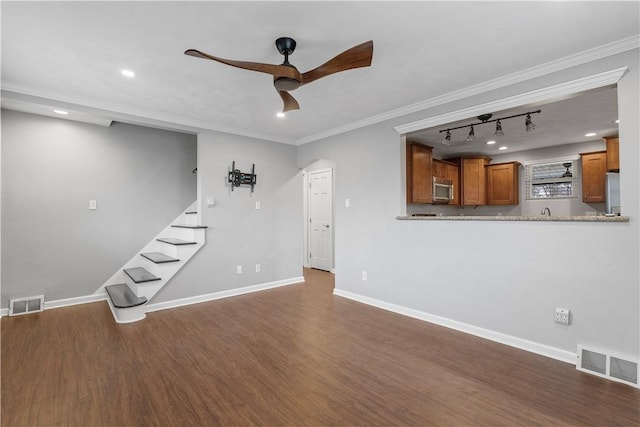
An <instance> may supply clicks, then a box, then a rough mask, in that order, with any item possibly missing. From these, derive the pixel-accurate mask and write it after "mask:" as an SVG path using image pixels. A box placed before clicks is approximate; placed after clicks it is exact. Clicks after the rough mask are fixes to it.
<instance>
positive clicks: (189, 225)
mask: <svg viewBox="0 0 640 427" xmlns="http://www.w3.org/2000/svg"><path fill="white" fill-rule="evenodd" d="M172 227H176V228H192V229H200V228H207V226H206V225H191V224H174V225H172Z"/></svg>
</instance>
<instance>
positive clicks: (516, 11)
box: [1, 1, 640, 143]
mask: <svg viewBox="0 0 640 427" xmlns="http://www.w3.org/2000/svg"><path fill="white" fill-rule="evenodd" d="M1 8H2V9H1V19H2V27H1V28H2V89H3V93H2V95H3V97H2V98H3V99H2V102H3V107H4V108H13V109H22V110H25V109H27V110H28V109H29V108H30V106H33V108H36V107H37V108H39V109H40V110H38V111H34V112H38V113H41V114H42V113H43V107H42V106H43V105H44V106H47V107H51V108H53V107H57V106H61V107H64V108H66V109H69V110H71V111H72V114H70V115H69V116H70V117H73V115H74V114H75V112H79V113H85V114H87V113H90V114H92V115H94V116H99V118H103V119H106V120H110V119H114V120H120V121H127V122H131V123H144V124H150V125H155V126H159V127H166V128H173V129H178V130H186V131H192V132H197V131H199V130H202V129H210V130H220V131H225V132H231V133H237V134H241V135H248V136H255V137H260V138H264V139H268V140H274V141H279V142H285V143H299V142H300V141H308V140H310V139H313V137H314V135H323V134H327V133H331V132H332V131H334V130H338V129H340V128H344V127H345V126H349V125H350V124H353V123H358V122H363V121H367V120H369V121H371V120H374V119H375V118H376V117H379V116H380V117H381V116H384V115H385V114H387V116H388V113H389V112H392V111H394V110H398V109H402V108H403V107H406V106H408V105H412V104H415V103H419V102H423V101H425V100H429V99H432V98H434V97H437V96H440V95H444V94H447V93H449V92H452V91H456V90H459V89H461V88H465V87H469V86H472V85H476V84H480V83H482V82H486V81H489V80H492V79H496V78H499V77H501V76H505V75H508V74H511V73H515V72H518V71H521V70H525V69H529V68H531V67H534V66H537V65H539V64H544V63H547V62H550V61H555V60H559V59H562V58H565V57H566V56H568V55H571V54H574V53H577V52H581V51H584V50H587V49H591V48H594V47H598V46H602V45H605V44H607V43H611V42H615V41H619V40H623V39H626V38H629V37H632V36H637V35H638V33H639V32H640V30H639V25H640V24H639V17H638V16H639V13H640V12H639V3H638V2H637V1H632V2H606V1H605V2H311V1H309V2H203V1H200V2H75V1H74V2H25V1H21V2H11V1H2V3H1ZM281 36H290V37H293V38H294V39H296V41H297V43H298V46H297V49H296V51H295V52H294V54H293V55H292V56H291V57H290V61H291V63H293V64H294V65H296V66H297V67H298V69H300V70H301V71H303V72H304V71H307V70H309V69H312V68H314V67H316V66H318V65H320V64H321V63H323V62H325V61H326V60H328V59H330V58H332V57H333V56H335V55H337V54H338V53H340V52H342V51H344V50H345V49H348V48H350V47H352V46H354V45H356V44H359V43H361V42H364V41H366V40H373V41H374V55H373V63H372V66H371V67H370V68H363V69H357V70H350V71H346V72H343V73H338V74H335V75H332V76H329V77H326V78H324V79H320V80H318V81H315V82H313V83H312V84H309V85H308V86H304V87H302V88H300V89H298V90H297V91H295V92H292V95H293V96H295V98H296V99H297V100H298V102H299V103H300V106H301V109H300V110H299V111H293V112H290V113H289V114H288V115H287V117H286V118H284V119H277V118H276V117H275V113H276V112H277V111H279V110H281V109H282V101H281V100H280V97H279V96H278V94H277V93H276V91H275V89H274V88H273V84H272V78H271V77H270V76H268V75H266V74H261V73H256V72H251V71H246V70H240V69H237V68H233V67H229V66H225V65H223V64H219V63H215V62H213V61H205V60H202V59H198V58H193V57H189V56H185V55H184V54H183V52H184V51H185V50H186V49H189V48H195V49H199V50H202V51H205V52H207V53H210V54H212V55H216V56H221V57H224V58H229V59H236V60H245V61H255V62H265V63H274V64H278V63H281V62H282V56H281V55H280V54H279V53H278V52H277V51H276V49H275V46H274V41H275V39H276V38H278V37H281ZM123 68H128V69H132V70H134V71H135V72H136V77H135V78H134V79H127V78H125V77H123V76H121V75H120V70H121V69H123ZM44 110H48V108H47V109H44ZM566 110H567V109H564V108H563V109H560V110H559V111H556V113H555V114H562V113H563V111H566ZM494 113H495V112H494ZM545 113H546V112H545ZM514 120H516V119H514ZM534 121H535V120H534ZM505 132H506V129H505Z"/></svg>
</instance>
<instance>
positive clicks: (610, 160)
mask: <svg viewBox="0 0 640 427" xmlns="http://www.w3.org/2000/svg"><path fill="white" fill-rule="evenodd" d="M604 140H605V141H606V143H607V171H609V172H619V171H620V140H619V139H618V137H617V136H608V137H605V138H604Z"/></svg>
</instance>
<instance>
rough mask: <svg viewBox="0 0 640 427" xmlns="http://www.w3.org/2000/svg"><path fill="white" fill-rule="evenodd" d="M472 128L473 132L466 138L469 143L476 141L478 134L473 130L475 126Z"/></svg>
mask: <svg viewBox="0 0 640 427" xmlns="http://www.w3.org/2000/svg"><path fill="white" fill-rule="evenodd" d="M469 127H470V128H471V130H470V131H469V135H467V137H466V138H465V141H467V142H473V141H475V140H476V133H475V132H474V130H473V125H471V126H469Z"/></svg>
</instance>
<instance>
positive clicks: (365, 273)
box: [362, 270, 367, 280]
mask: <svg viewBox="0 0 640 427" xmlns="http://www.w3.org/2000/svg"><path fill="white" fill-rule="evenodd" d="M362 280H367V272H366V271H364V270H362Z"/></svg>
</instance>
